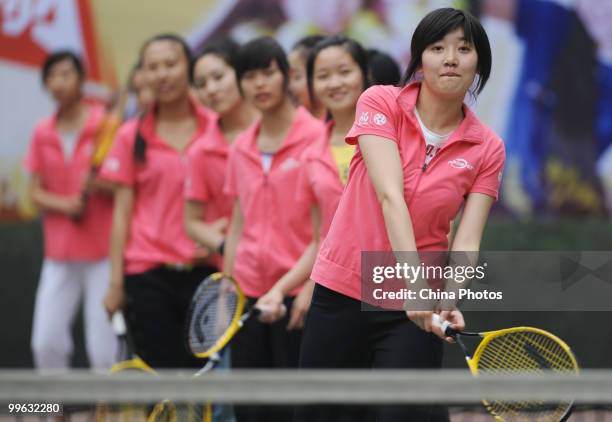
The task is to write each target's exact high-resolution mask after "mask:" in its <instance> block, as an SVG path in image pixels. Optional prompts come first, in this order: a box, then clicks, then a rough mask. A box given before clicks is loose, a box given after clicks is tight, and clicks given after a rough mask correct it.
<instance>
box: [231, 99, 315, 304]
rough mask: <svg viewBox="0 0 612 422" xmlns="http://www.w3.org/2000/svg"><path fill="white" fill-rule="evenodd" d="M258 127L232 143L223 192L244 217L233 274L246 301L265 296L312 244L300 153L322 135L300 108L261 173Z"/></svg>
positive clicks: (302, 155) (258, 123)
mask: <svg viewBox="0 0 612 422" xmlns="http://www.w3.org/2000/svg"><path fill="white" fill-rule="evenodd" d="M260 124H261V123H260V121H258V122H256V123H255V124H254V125H253V126H251V127H250V128H249V129H247V130H246V131H245V132H244V133H243V134H241V135H240V136H239V137H238V138H237V139H236V141H235V142H234V147H233V148H232V151H231V152H230V158H229V164H228V173H227V180H226V184H225V193H226V194H228V195H230V196H232V197H233V198H237V199H238V200H239V201H240V207H241V210H242V213H243V216H244V225H243V228H242V233H241V235H240V240H239V243H238V250H237V251H236V258H235V261H234V269H233V275H234V277H236V279H237V280H238V282H239V283H240V285H241V287H242V288H243V290H244V292H245V294H246V295H247V296H250V297H260V296H262V295H264V294H265V293H266V292H268V290H270V288H271V287H272V286H273V285H274V284H275V283H276V282H277V281H278V280H279V278H280V277H281V276H282V275H283V274H285V273H286V272H287V271H289V270H290V269H291V268H292V267H293V266H294V265H295V263H296V262H297V260H298V259H299V258H300V256H301V255H302V253H304V250H305V249H306V247H307V246H308V244H309V243H310V242H311V240H312V231H311V230H312V228H311V221H310V218H311V217H310V203H309V202H308V200H307V199H306V198H307V196H306V195H296V192H297V190H298V189H300V185H301V184H300V182H299V178H300V172H301V171H302V164H303V157H304V154H305V152H306V150H307V149H308V148H310V147H311V145H312V143H313V142H315V141H316V140H318V139H320V138H321V136H322V135H323V132H324V130H325V128H324V125H323V123H322V122H321V121H320V120H317V119H315V118H314V117H312V116H311V115H310V113H308V111H306V109H304V108H301V107H300V108H299V109H298V110H297V111H296V115H295V119H294V121H293V124H292V125H291V127H290V129H289V132H288V133H287V137H286V138H285V140H284V141H283V144H282V145H281V147H280V148H279V150H278V151H277V152H276V153H275V154H274V157H273V159H272V164H271V167H270V170H269V171H268V172H264V170H263V166H262V160H261V154H260V151H259V148H258V147H257V137H258V133H259V127H260ZM302 186H304V185H303V184H302ZM298 291H299V289H296V290H295V291H293V292H292V293H291V294H292V295H294V294H296V293H297V292H298Z"/></svg>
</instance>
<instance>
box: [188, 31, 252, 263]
mask: <svg viewBox="0 0 612 422" xmlns="http://www.w3.org/2000/svg"><path fill="white" fill-rule="evenodd" d="M239 48H240V46H239V45H238V44H237V43H235V42H233V41H231V40H230V39H225V40H221V41H218V42H216V43H213V44H211V45H209V46H207V47H205V48H204V50H203V51H202V53H201V54H200V56H199V57H198V58H196V59H195V60H194V64H193V73H194V75H193V78H194V87H195V92H196V95H197V97H198V99H199V100H200V102H201V103H202V104H204V105H206V106H207V107H209V108H211V109H212V110H213V111H215V112H216V113H218V114H217V115H216V119H215V121H213V123H212V124H211V125H210V128H209V129H210V130H209V131H207V132H206V134H205V135H204V136H203V138H202V141H203V142H201V143H200V144H199V145H198V147H197V148H194V149H193V150H192V151H190V153H189V155H188V157H187V158H188V160H187V179H186V182H185V199H186V203H185V229H186V231H187V234H188V235H189V237H191V238H192V239H193V240H194V241H196V242H198V243H199V244H200V245H202V246H205V247H206V248H208V249H209V250H210V251H213V252H214V253H215V256H214V258H213V259H214V262H215V264H216V265H217V266H218V267H219V268H221V266H222V265H221V264H222V258H221V255H222V252H223V249H224V244H225V228H226V227H227V225H228V223H229V220H230V218H231V217H232V206H233V198H231V197H230V196H228V195H226V194H224V193H223V185H224V183H225V175H226V173H227V171H226V170H227V158H228V155H229V151H230V146H231V145H232V143H233V142H234V139H236V137H237V136H238V135H239V134H240V133H242V132H244V131H245V130H246V129H247V128H248V127H249V126H251V124H252V123H253V121H254V120H255V119H256V118H257V116H258V113H257V111H256V110H255V109H254V108H253V107H252V106H251V105H250V104H248V103H246V102H245V101H243V99H242V96H241V95H240V90H239V88H238V83H237V82H236V71H235V70H234V66H235V63H236V56H237V54H238V49H239Z"/></svg>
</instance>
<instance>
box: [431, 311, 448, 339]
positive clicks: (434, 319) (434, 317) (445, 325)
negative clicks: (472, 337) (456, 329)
mask: <svg viewBox="0 0 612 422" xmlns="http://www.w3.org/2000/svg"><path fill="white" fill-rule="evenodd" d="M431 323H432V324H433V325H435V326H436V327H439V328H440V329H441V330H442V331H443V332H444V335H446V336H449V337H450V336H451V335H452V334H453V329H452V328H451V323H450V322H448V321H442V320H441V319H440V315H438V314H433V315H432V316H431Z"/></svg>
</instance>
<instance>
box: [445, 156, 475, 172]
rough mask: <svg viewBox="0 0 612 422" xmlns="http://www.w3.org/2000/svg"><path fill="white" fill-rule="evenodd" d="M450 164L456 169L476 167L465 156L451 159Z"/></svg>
mask: <svg viewBox="0 0 612 422" xmlns="http://www.w3.org/2000/svg"><path fill="white" fill-rule="evenodd" d="M448 164H449V165H450V166H451V167H453V168H456V169H468V170H473V169H474V166H472V165H471V164H470V163H469V162H468V160H466V159H465V158H455V159H454V160H450V161H449V162H448Z"/></svg>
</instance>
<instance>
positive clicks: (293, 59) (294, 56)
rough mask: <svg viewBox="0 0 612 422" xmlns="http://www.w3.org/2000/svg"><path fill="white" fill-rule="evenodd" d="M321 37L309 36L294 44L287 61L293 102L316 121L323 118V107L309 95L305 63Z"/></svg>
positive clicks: (322, 37)
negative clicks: (303, 108)
mask: <svg viewBox="0 0 612 422" xmlns="http://www.w3.org/2000/svg"><path fill="white" fill-rule="evenodd" d="M324 38H325V37H324V36H322V35H309V36H306V37H304V38H302V39H300V40H298V42H296V43H295V45H294V46H293V48H292V49H291V51H290V52H289V55H288V56H287V60H288V61H289V70H290V71H289V92H291V95H292V96H293V98H294V99H295V101H296V102H297V103H298V104H299V105H301V106H303V107H305V108H306V109H307V110H308V111H310V114H312V115H313V116H315V117H316V118H318V119H324V118H325V113H326V110H325V106H324V105H323V104H322V103H321V101H319V100H318V99H317V98H316V97H313V96H311V95H309V92H308V78H307V73H306V62H307V61H308V56H309V55H310V51H311V50H312V49H313V48H314V46H315V45H317V43H318V42H320V41H322V40H323V39H324Z"/></svg>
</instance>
